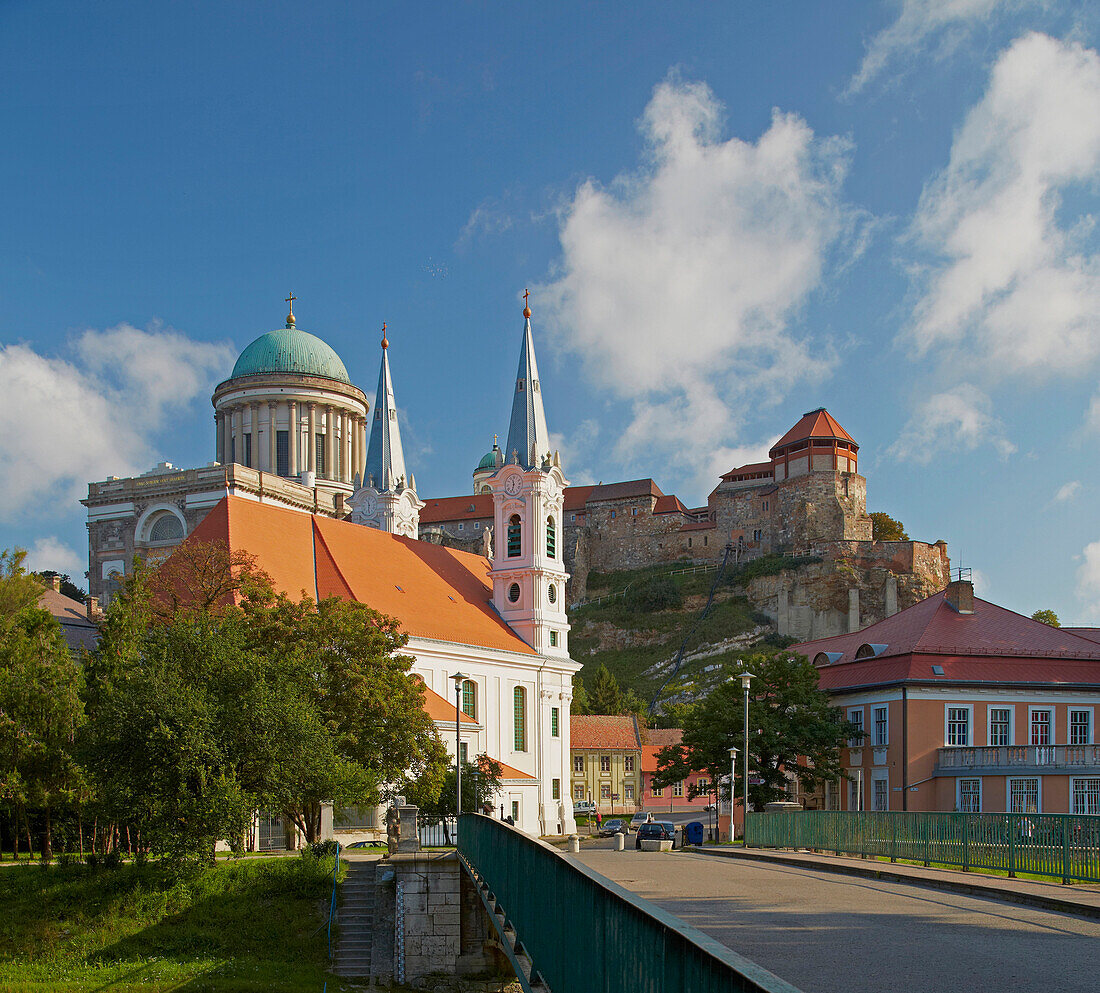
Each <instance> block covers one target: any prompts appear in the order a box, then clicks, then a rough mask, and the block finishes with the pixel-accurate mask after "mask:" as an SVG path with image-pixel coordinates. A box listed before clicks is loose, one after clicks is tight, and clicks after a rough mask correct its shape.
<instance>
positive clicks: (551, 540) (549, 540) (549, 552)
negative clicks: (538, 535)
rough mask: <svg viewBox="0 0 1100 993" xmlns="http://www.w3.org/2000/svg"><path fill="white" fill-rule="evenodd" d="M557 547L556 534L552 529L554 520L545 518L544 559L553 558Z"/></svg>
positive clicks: (554, 529) (555, 529)
mask: <svg viewBox="0 0 1100 993" xmlns="http://www.w3.org/2000/svg"><path fill="white" fill-rule="evenodd" d="M557 547H558V532H557V528H555V527H554V518H553V517H548V518H546V557H547V558H551V559H552V558H553V557H554V555H555V554H556V550H557Z"/></svg>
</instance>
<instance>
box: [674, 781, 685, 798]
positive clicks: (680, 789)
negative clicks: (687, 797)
mask: <svg viewBox="0 0 1100 993" xmlns="http://www.w3.org/2000/svg"><path fill="white" fill-rule="evenodd" d="M672 795H673V796H683V795H684V782H683V780H681V781H680V782H678V783H673V784H672Z"/></svg>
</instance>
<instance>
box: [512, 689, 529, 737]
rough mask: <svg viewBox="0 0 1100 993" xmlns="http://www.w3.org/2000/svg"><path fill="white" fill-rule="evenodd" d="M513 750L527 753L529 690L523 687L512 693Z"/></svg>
mask: <svg viewBox="0 0 1100 993" xmlns="http://www.w3.org/2000/svg"><path fill="white" fill-rule="evenodd" d="M512 748H513V750H515V751H517V752H525V751H527V690H525V689H524V688H523V687H522V686H517V687H516V688H515V689H514V690H513V691H512Z"/></svg>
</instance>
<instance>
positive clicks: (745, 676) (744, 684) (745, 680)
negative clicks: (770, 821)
mask: <svg viewBox="0 0 1100 993" xmlns="http://www.w3.org/2000/svg"><path fill="white" fill-rule="evenodd" d="M754 678H755V677H754V676H753V674H752V673H751V672H743V673H741V688H742V689H743V690H744V691H745V741H744V746H745V782H744V784H743V786H742V789H743V790H744V791H745V834H746V837H747V835H748V827H749V683H751V682H752V681H753V679H754ZM730 817H731V819H732V817H733V811H732V809H731V810H730Z"/></svg>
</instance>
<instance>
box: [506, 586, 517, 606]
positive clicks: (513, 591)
mask: <svg viewBox="0 0 1100 993" xmlns="http://www.w3.org/2000/svg"><path fill="white" fill-rule="evenodd" d="M508 599H509V601H511V602H512V603H516V602H518V601H519V583H513V584H512V585H511V586H509V587H508Z"/></svg>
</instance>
